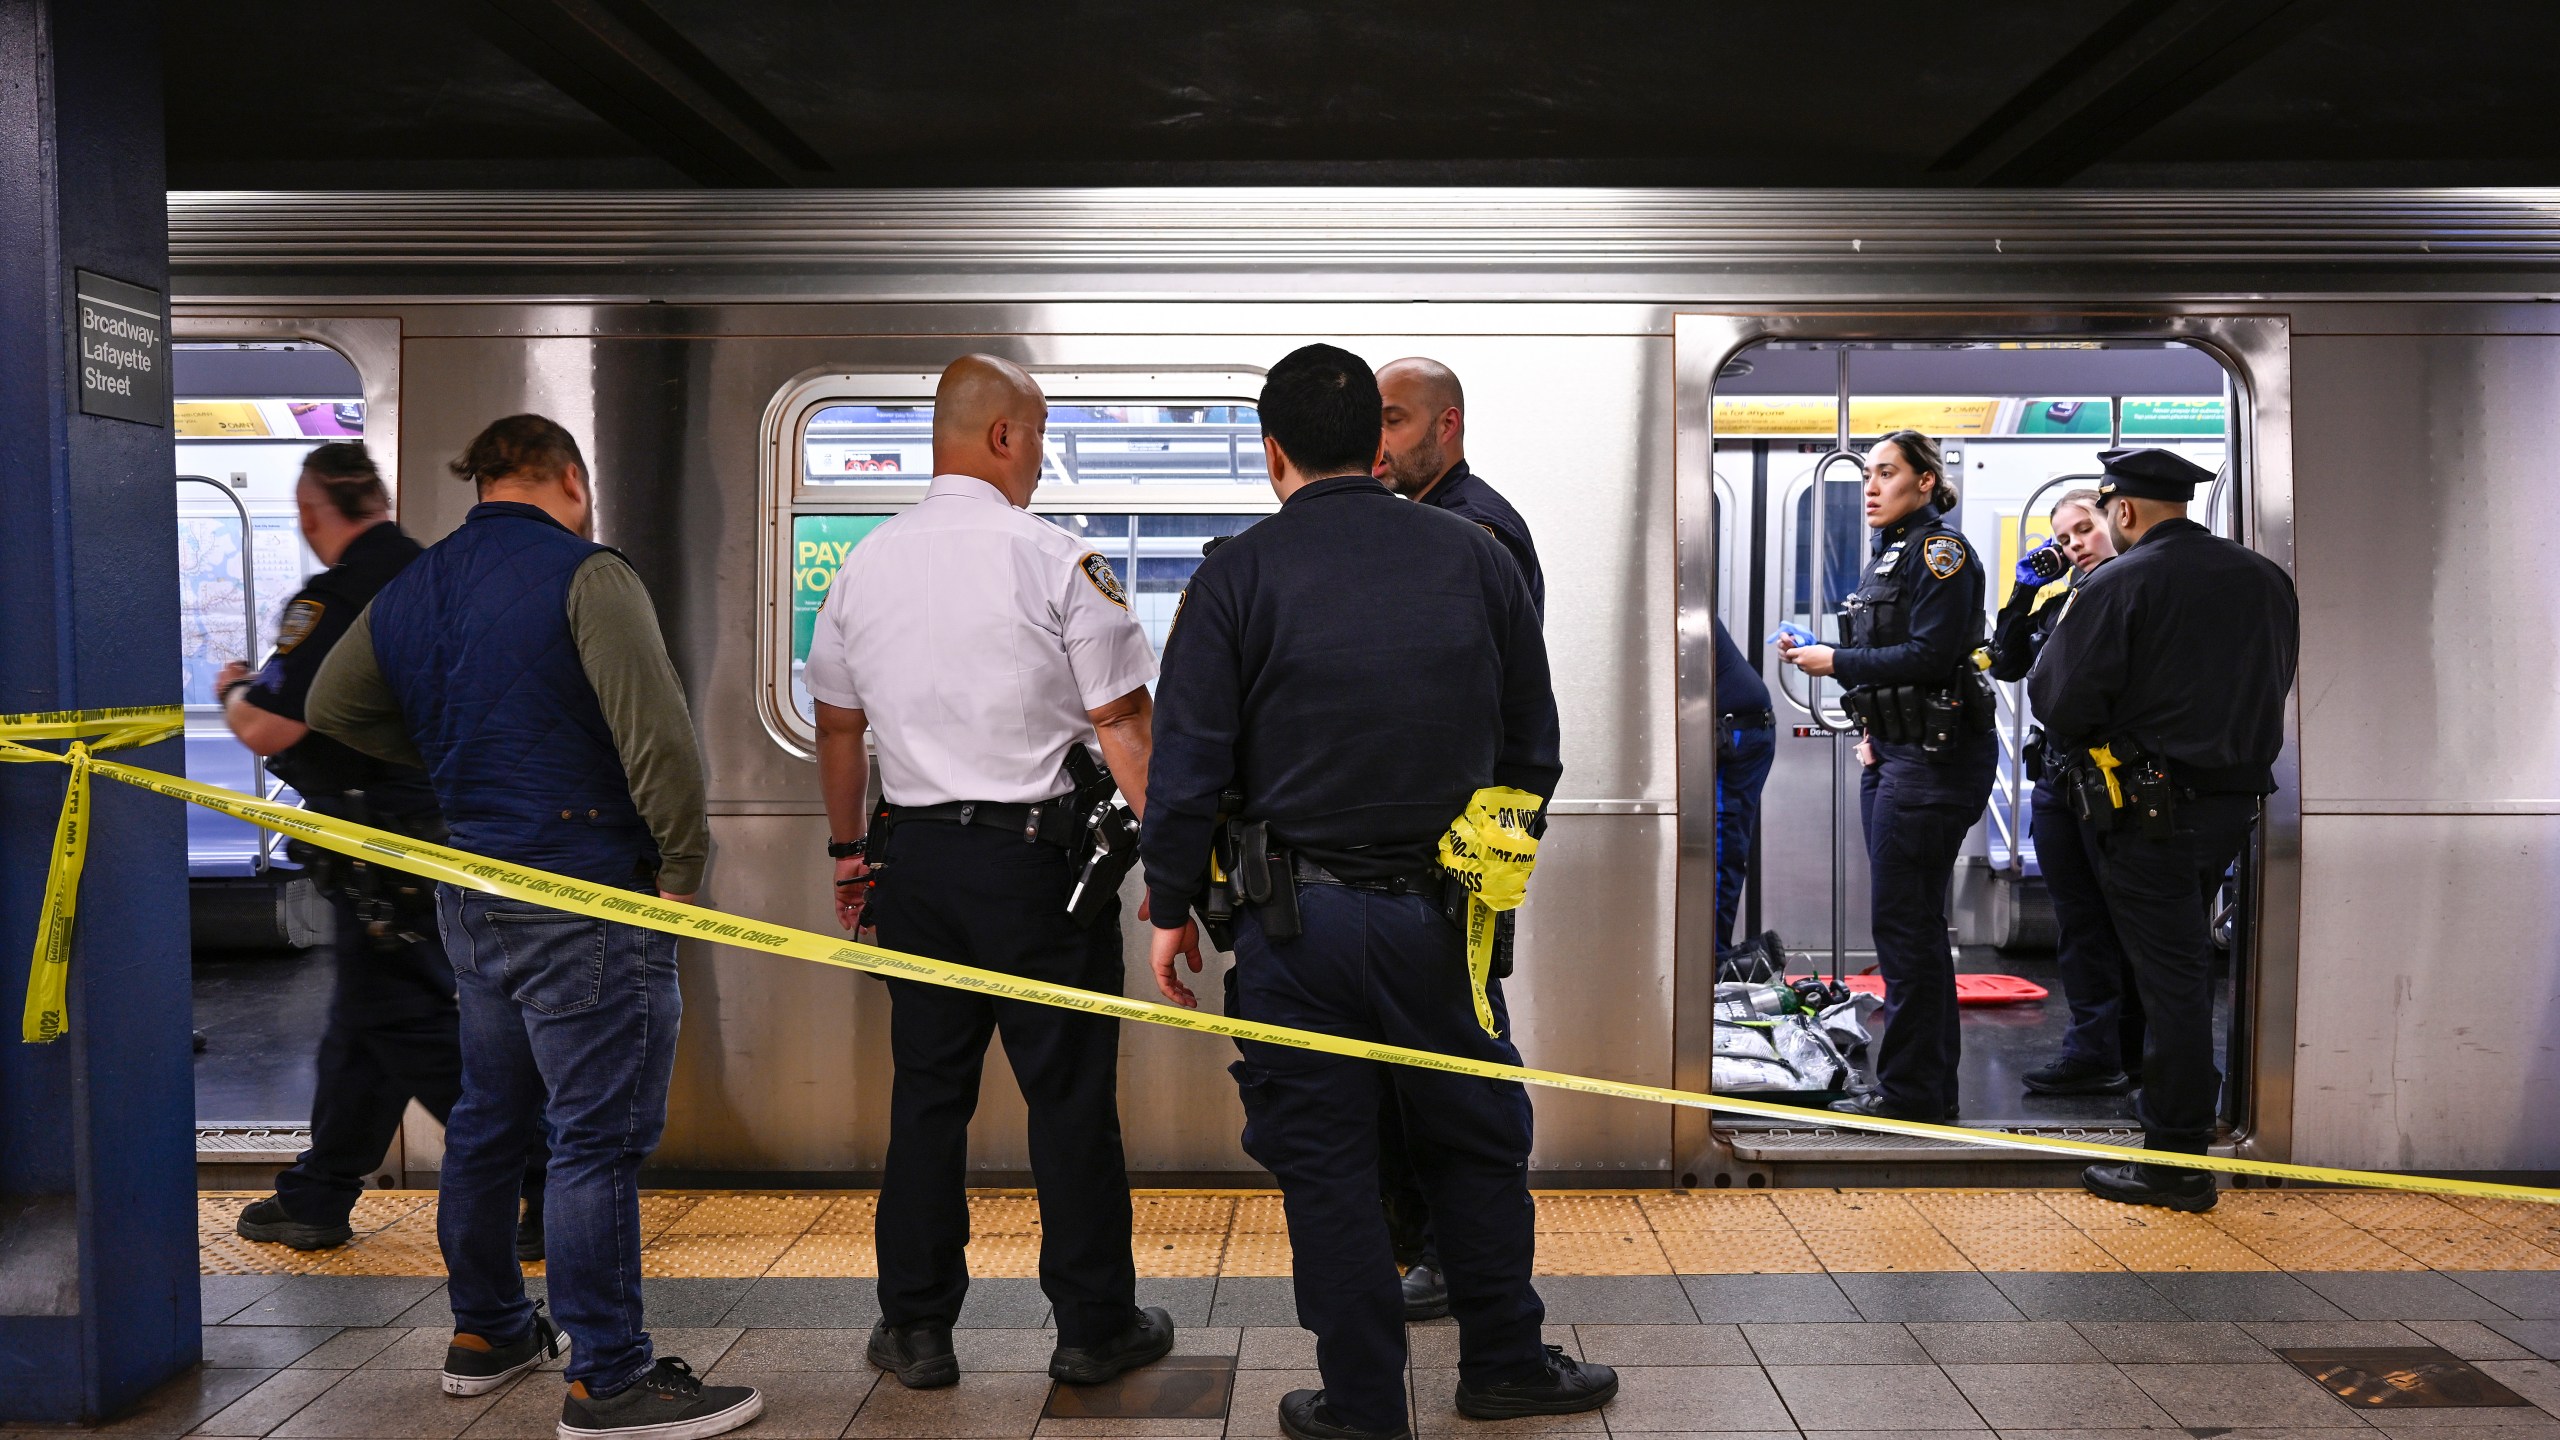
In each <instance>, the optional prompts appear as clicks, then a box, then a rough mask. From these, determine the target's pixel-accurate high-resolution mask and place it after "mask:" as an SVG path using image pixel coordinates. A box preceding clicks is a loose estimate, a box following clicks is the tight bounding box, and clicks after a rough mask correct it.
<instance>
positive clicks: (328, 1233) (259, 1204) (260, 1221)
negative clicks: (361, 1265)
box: [231, 1195, 356, 1250]
mask: <svg viewBox="0 0 2560 1440" xmlns="http://www.w3.org/2000/svg"><path fill="white" fill-rule="evenodd" d="M231 1228H232V1229H233V1231H235V1232H236V1233H237V1234H238V1235H239V1236H240V1238H241V1239H243V1240H261V1241H264V1242H266V1243H268V1244H270V1245H289V1246H291V1247H292V1248H294V1249H296V1250H333V1249H335V1248H337V1247H338V1246H340V1245H344V1244H346V1243H347V1242H348V1241H349V1240H352V1239H354V1238H355V1234H356V1232H355V1229H354V1227H352V1226H350V1225H348V1224H347V1222H346V1221H344V1220H340V1221H337V1222H335V1223H333V1224H327V1225H321V1224H314V1223H312V1222H311V1221H308V1220H296V1219H294V1218H293V1216H291V1215H289V1214H287V1213H286V1212H285V1208H284V1202H283V1201H282V1200H280V1199H277V1198H276V1197H275V1196H273V1195H270V1196H268V1197H267V1198H266V1199H264V1200H258V1201H253V1202H251V1203H250V1205H249V1208H248V1209H246V1210H243V1211H241V1212H240V1220H239V1223H238V1224H236V1225H234V1226H232V1227H231Z"/></svg>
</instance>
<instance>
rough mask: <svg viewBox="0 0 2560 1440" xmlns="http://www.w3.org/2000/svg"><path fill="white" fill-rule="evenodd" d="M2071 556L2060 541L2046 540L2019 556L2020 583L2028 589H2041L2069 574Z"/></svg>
mask: <svg viewBox="0 0 2560 1440" xmlns="http://www.w3.org/2000/svg"><path fill="white" fill-rule="evenodd" d="M2070 570H2071V557H2070V556H2068V555H2065V554H2063V553H2062V550H2061V544H2060V542H2059V541H2057V540H2054V539H2051V538H2047V539H2046V541H2045V542H2044V543H2043V544H2041V545H2039V546H2037V547H2036V548H2034V549H2033V550H2030V551H2028V552H2027V553H2026V554H2024V555H2021V556H2019V557H2018V584H2019V585H2020V586H2021V587H2023V588H2025V589H2028V590H2041V589H2043V588H2044V587H2046V586H2047V585H2050V584H2052V583H2053V582H2054V581H2056V580H2059V579H2061V578H2062V577H2063V576H2064V575H2066V574H2069V573H2070Z"/></svg>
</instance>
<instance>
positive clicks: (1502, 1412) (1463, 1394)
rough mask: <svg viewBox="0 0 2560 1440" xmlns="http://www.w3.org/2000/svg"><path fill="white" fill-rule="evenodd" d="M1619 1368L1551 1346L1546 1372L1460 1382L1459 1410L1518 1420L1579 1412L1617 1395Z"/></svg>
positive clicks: (1468, 1414)
mask: <svg viewBox="0 0 2560 1440" xmlns="http://www.w3.org/2000/svg"><path fill="white" fill-rule="evenodd" d="M1617 1393H1618V1372H1617V1371H1615V1370H1612V1369H1610V1368H1609V1367H1608V1366H1606V1365H1587V1364H1584V1363H1583V1362H1582V1361H1580V1360H1576V1359H1574V1358H1573V1357H1572V1356H1570V1355H1567V1354H1566V1353H1564V1347H1563V1346H1561V1345H1550V1346H1548V1347H1547V1358H1546V1369H1545V1371H1544V1373H1542V1374H1538V1375H1533V1376H1531V1377H1530V1378H1528V1379H1526V1380H1513V1381H1510V1382H1508V1383H1506V1384H1501V1385H1492V1386H1488V1387H1486V1388H1485V1389H1482V1390H1470V1389H1468V1388H1467V1382H1466V1381H1464V1380H1461V1381H1459V1382H1458V1413H1459V1414H1461V1415H1464V1416H1466V1417H1467V1418H1468V1419H1470V1420H1516V1419H1518V1418H1520V1417H1521V1416H1523V1415H1579V1414H1581V1413H1582V1412H1583V1411H1585V1410H1597V1409H1599V1408H1600V1407H1601V1406H1603V1405H1606V1404H1608V1403H1609V1402H1610V1401H1611V1400H1612V1399H1614V1398H1616V1396H1617Z"/></svg>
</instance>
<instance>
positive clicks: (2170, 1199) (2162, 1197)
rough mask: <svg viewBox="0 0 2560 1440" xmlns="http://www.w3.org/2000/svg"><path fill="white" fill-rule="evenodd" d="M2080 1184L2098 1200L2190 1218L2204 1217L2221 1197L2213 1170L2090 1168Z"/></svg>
mask: <svg viewBox="0 0 2560 1440" xmlns="http://www.w3.org/2000/svg"><path fill="white" fill-rule="evenodd" d="M2080 1183H2081V1185H2082V1186H2084V1187H2086V1188H2087V1190H2088V1192H2089V1193H2090V1194H2092V1195H2095V1196H2097V1197H2098V1198H2099V1199H2101V1200H2113V1201H2115V1202H2117V1203H2118V1204H2122V1205H2158V1206H2162V1207H2164V1208H2166V1209H2170V1210H2183V1211H2185V1212H2187V1213H2188V1214H2190V1215H2201V1214H2203V1213H2204V1212H2205V1211H2207V1210H2210V1209H2212V1208H2213V1202H2214V1201H2216V1200H2218V1199H2220V1198H2221V1191H2220V1190H2218V1189H2217V1188H2216V1187H2215V1185H2214V1183H2213V1172H2212V1171H2210V1170H2179V1169H2172V1168H2171V1167H2169V1166H2166V1165H2092V1166H2090V1167H2089V1168H2088V1169H2086V1170H2083V1171H2081V1172H2080Z"/></svg>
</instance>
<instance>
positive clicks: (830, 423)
mask: <svg viewBox="0 0 2560 1440" xmlns="http://www.w3.org/2000/svg"><path fill="white" fill-rule="evenodd" d="M804 413H805V415H806V419H805V420H804V421H803V422H802V424H801V426H800V430H799V437H800V438H799V443H798V446H797V450H798V456H799V462H800V463H799V471H798V475H797V485H796V486H795V487H794V490H793V495H792V498H791V500H790V513H789V516H788V525H787V526H782V527H777V529H778V531H779V533H780V534H781V536H782V537H783V539H784V543H785V544H787V546H788V560H789V563H788V564H787V565H786V566H784V567H782V568H783V571H784V574H783V580H784V583H785V584H787V585H788V587H789V593H788V603H787V605H786V606H776V607H773V608H772V609H770V610H768V613H769V614H772V613H780V614H785V615H787V616H788V617H789V622H790V624H789V640H788V645H789V648H788V650H787V651H785V650H783V649H782V647H780V646H776V645H770V644H769V645H768V647H767V653H768V654H771V655H773V656H775V658H776V659H777V660H781V661H783V663H784V664H786V665H787V666H788V669H787V671H785V672H783V673H781V674H777V675H776V676H775V679H776V680H777V681H781V682H782V683H783V684H784V685H787V687H788V688H787V697H788V709H787V711H786V712H785V713H786V716H787V719H786V724H787V725H788V726H789V729H790V732H791V735H792V736H793V738H795V739H801V740H805V739H806V737H807V735H808V734H810V733H813V728H814V726H815V725H816V720H817V712H816V707H815V706H814V705H813V704H812V703H811V701H810V698H809V692H808V690H807V688H806V687H805V685H804V684H803V683H802V680H801V675H802V672H803V670H804V669H805V668H806V667H807V664H808V659H809V643H810V637H811V636H812V635H813V634H814V633H815V630H816V626H817V618H818V610H819V607H820V606H822V605H823V604H825V602H826V598H827V591H828V589H829V587H831V586H833V585H834V583H835V578H836V574H837V572H838V571H839V570H840V569H841V568H842V566H843V565H844V562H845V560H846V557H848V556H849V555H851V554H852V553H853V550H854V548H855V547H856V546H858V545H860V544H861V543H862V541H863V539H864V537H866V536H868V535H869V534H870V533H871V532H872V531H873V530H875V529H877V528H879V526H880V525H881V524H882V523H883V522H885V521H887V520H888V519H889V518H890V517H891V516H893V515H895V514H897V513H898V512H899V511H900V510H902V509H904V508H906V507H907V506H908V505H911V504H914V503H915V502H916V501H917V500H920V499H922V498H923V495H924V492H925V487H926V486H927V485H928V484H929V483H930V482H931V480H932V476H933V405H932V402H931V401H930V400H929V399H919V400H899V401H888V400H871V399H867V398H864V399H855V398H850V397H848V398H846V399H843V400H823V401H820V402H819V403H816V404H813V405H811V406H810V408H808V409H807V410H806V411H805V412H804ZM1274 506H1275V502H1274V500H1273V498H1272V495H1271V490H1270V481H1269V477H1268V476H1267V475H1266V474H1265V473H1264V468H1263V458H1262V427H1261V422H1260V419H1259V417H1258V416H1257V415H1256V414H1255V412H1254V408H1253V406H1251V405H1250V404H1246V403H1242V402H1240V401H1233V400H1201V401H1196V402H1190V403H1174V402H1164V401H1153V400H1122V399H1120V398H1118V397H1113V396H1104V397H1096V398H1084V397H1078V398H1072V399H1070V398H1060V397H1059V396H1058V395H1057V394H1056V393H1055V392H1053V394H1052V398H1051V401H1050V405H1049V430H1048V439H1047V443H1046V445H1045V447H1044V455H1043V461H1042V465H1041V475H1040V490H1039V492H1038V493H1037V494H1035V495H1034V496H1033V497H1032V502H1031V510H1032V513H1034V514H1036V515H1038V516H1040V517H1041V518H1042V519H1044V520H1047V521H1048V522H1049V523H1051V524H1054V525H1057V526H1058V527H1060V528H1061V529H1064V530H1066V531H1068V532H1070V533H1072V534H1074V535H1076V536H1078V537H1079V538H1081V539H1083V540H1084V541H1086V543H1088V544H1090V545H1092V546H1093V548H1094V549H1095V550H1097V551H1099V552H1100V553H1101V554H1102V555H1103V557H1104V558H1105V559H1107V560H1108V561H1109V562H1110V563H1111V567H1112V568H1113V569H1114V570H1116V571H1118V572H1119V575H1120V579H1121V583H1122V584H1123V585H1125V586H1126V587H1127V588H1128V591H1129V595H1130V608H1131V609H1132V611H1133V612H1134V613H1135V614H1136V615H1137V617H1138V619H1139V621H1140V623H1142V624H1143V625H1144V626H1145V627H1146V632H1147V638H1148V640H1149V642H1150V643H1152V644H1153V645H1154V646H1155V647H1156V648H1157V649H1158V651H1161V650H1162V649H1163V647H1164V639H1165V634H1166V632H1167V631H1168V630H1169V629H1170V628H1171V626H1172V623H1173V612H1174V605H1175V602H1176V601H1177V600H1178V599H1179V598H1180V597H1181V594H1182V588H1183V586H1184V585H1186V584H1188V583H1189V582H1190V579H1191V572H1192V571H1193V570H1195V569H1197V568H1198V567H1199V564H1200V558H1201V547H1202V546H1203V545H1204V544H1206V543H1207V542H1208V541H1210V540H1211V539H1214V538H1216V537H1220V536H1226V535H1235V534H1239V533H1241V532H1242V531H1243V530H1244V529H1245V528H1246V527H1247V526H1250V525H1251V524H1252V523H1253V522H1254V521H1256V520H1258V519H1260V518H1261V517H1262V516H1264V515H1266V514H1269V513H1270V512H1271V510H1272V509H1273V508H1274ZM776 668H777V670H780V668H781V667H779V666H777V667H776ZM786 675H787V679H785V678H784V677H785V676H786ZM779 688H781V687H780V686H777V689H779ZM777 698H781V697H780V696H777ZM792 722H796V723H792Z"/></svg>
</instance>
